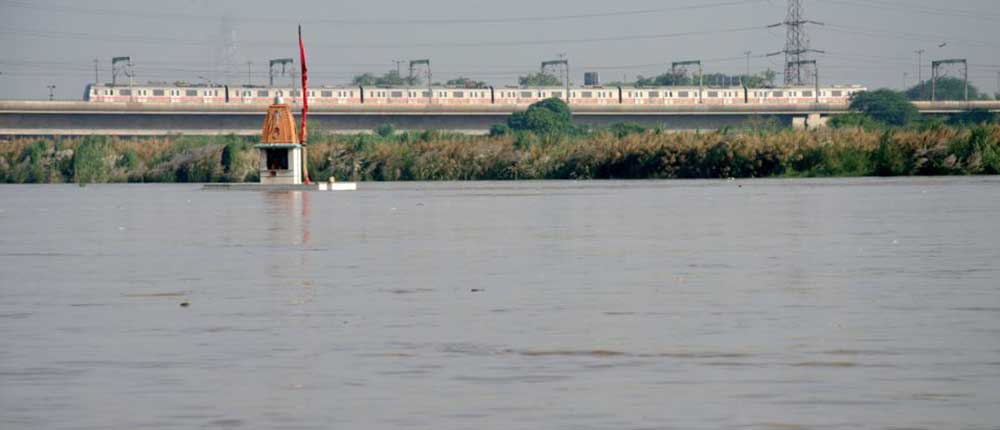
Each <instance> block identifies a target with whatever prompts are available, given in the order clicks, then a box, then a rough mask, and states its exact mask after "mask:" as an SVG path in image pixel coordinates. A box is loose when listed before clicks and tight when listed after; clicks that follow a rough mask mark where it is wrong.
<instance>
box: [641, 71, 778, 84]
mask: <svg viewBox="0 0 1000 430" xmlns="http://www.w3.org/2000/svg"><path fill="white" fill-rule="evenodd" d="M777 76H778V74H777V72H775V71H774V70H771V69H767V70H764V71H763V72H760V73H757V74H755V75H752V76H747V75H727V74H725V73H711V74H707V75H705V85H706V86H723V85H729V86H739V85H745V86H747V87H749V88H769V87H773V86H774V80H775V78H776V77H777ZM698 83H699V79H698V75H691V76H688V75H687V74H686V73H674V72H666V73H663V74H661V75H659V76H656V77H649V78H646V77H643V76H642V75H639V76H636V80H635V82H634V83H633V85H635V86H636V87H671V86H687V85H698Z"/></svg>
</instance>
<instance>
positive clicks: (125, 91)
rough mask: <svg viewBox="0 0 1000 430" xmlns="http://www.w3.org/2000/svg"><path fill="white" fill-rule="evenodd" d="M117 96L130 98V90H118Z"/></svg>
mask: <svg viewBox="0 0 1000 430" xmlns="http://www.w3.org/2000/svg"><path fill="white" fill-rule="evenodd" d="M118 95H120V96H130V95H132V90H126V89H121V90H118Z"/></svg>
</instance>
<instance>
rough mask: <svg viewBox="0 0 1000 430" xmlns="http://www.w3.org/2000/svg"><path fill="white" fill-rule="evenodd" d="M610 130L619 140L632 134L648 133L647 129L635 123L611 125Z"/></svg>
mask: <svg viewBox="0 0 1000 430" xmlns="http://www.w3.org/2000/svg"><path fill="white" fill-rule="evenodd" d="M608 130H610V131H611V134H614V135H615V137H618V138H623V137H625V136H628V135H630V134H642V133H645V132H646V129H645V128H644V127H643V126H641V125H639V124H636V123H634V122H616V123H614V124H611V127H608Z"/></svg>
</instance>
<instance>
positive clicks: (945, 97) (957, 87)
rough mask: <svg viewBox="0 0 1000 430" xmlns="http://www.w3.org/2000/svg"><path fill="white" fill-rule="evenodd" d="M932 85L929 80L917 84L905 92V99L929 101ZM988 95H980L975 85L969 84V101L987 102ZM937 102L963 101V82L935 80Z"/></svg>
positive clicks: (949, 79)
mask: <svg viewBox="0 0 1000 430" xmlns="http://www.w3.org/2000/svg"><path fill="white" fill-rule="evenodd" d="M932 87H933V83H932V82H931V81H930V80H927V81H924V82H921V83H918V84H917V85H914V86H912V87H910V88H909V89H908V90H906V98H908V99H910V100H930V99H931V93H932V92H933V91H932V90H933V88H932ZM987 99H989V95H988V94H986V93H981V92H980V91H979V88H976V86H975V85H972V84H971V83H970V84H969V100H987ZM937 100H942V101H964V100H965V81H963V80H961V79H958V78H952V77H948V76H946V77H943V78H938V80H937Z"/></svg>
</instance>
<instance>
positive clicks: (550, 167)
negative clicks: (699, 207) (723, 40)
mask: <svg viewBox="0 0 1000 430" xmlns="http://www.w3.org/2000/svg"><path fill="white" fill-rule="evenodd" d="M254 141H255V140H254V139H248V138H241V137H236V136H220V137H181V136H170V137H163V138H148V139H123V138H108V137H89V138H51V139H15V140H10V141H6V142H3V143H2V144H0V181H3V182H7V183H59V182H243V181H256V180H257V172H256V166H257V153H256V151H254V150H253V149H252V143H254ZM309 167H310V176H311V177H312V178H313V179H314V180H321V181H322V180H327V179H328V178H329V177H331V176H333V177H336V178H338V179H340V180H354V181H436V180H516V179H670V178H729V177H736V178H752V177H775V176H788V177H831V176H906V175H981V174H998V173H1000V125H977V126H948V125H943V124H936V125H934V126H929V127H923V128H920V129H886V128H870V127H853V128H837V129H825V130H818V131H795V130H756V131H755V130H743V131H738V132H732V131H729V130H720V131H717V132H711V133H663V132H661V131H658V130H642V129H640V128H636V127H633V126H627V127H618V128H614V129H610V130H604V131H592V132H589V133H572V134H547V135H541V136H539V135H534V134H530V133H520V132H518V133H506V134H503V135H499V136H493V137H489V136H466V135H459V134H452V133H442V132H436V131H427V132H422V133H396V132H395V131H393V132H391V133H390V132H389V130H383V133H381V134H372V135H348V136H344V135H334V134H314V135H313V136H312V138H311V143H310V147H309Z"/></svg>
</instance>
